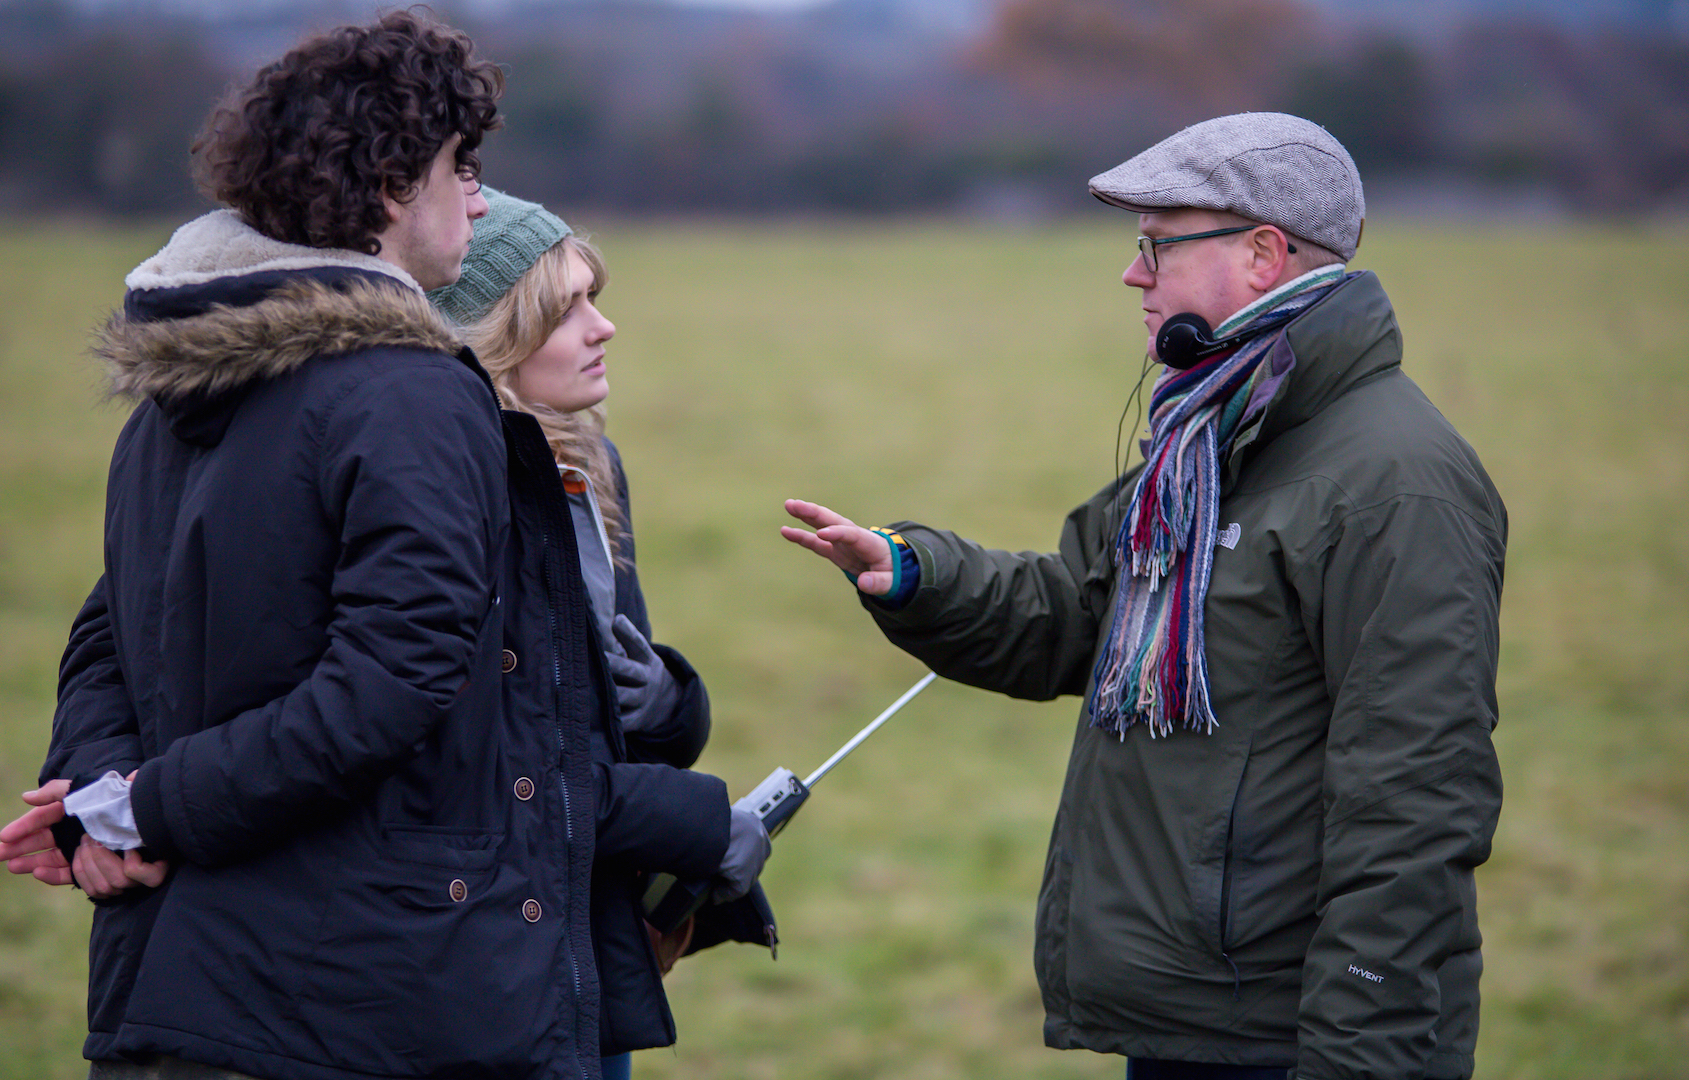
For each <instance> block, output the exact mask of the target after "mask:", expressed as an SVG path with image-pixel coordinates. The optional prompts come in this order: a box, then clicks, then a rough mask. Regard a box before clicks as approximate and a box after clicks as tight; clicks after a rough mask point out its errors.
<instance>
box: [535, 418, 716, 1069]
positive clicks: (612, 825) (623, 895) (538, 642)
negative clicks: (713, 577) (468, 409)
mask: <svg viewBox="0 0 1689 1080" xmlns="http://www.w3.org/2000/svg"><path fill="white" fill-rule="evenodd" d="M504 427H505V438H506V441H507V443H508V444H509V447H510V504H511V526H512V530H511V541H510V553H511V556H510V559H509V560H508V562H507V564H506V569H505V596H506V597H507V599H508V602H507V605H506V607H507V610H506V612H505V634H506V640H507V643H508V647H509V650H510V653H509V656H507V659H506V663H507V664H512V663H513V667H514V669H513V670H512V671H511V672H510V673H509V674H508V675H507V676H506V680H505V686H506V709H507V710H508V711H511V712H515V713H534V712H541V711H545V710H547V709H550V708H553V707H554V706H553V705H552V702H554V701H566V702H569V703H571V707H572V709H573V711H574V712H576V713H578V714H579V715H580V716H581V717H583V718H584V719H585V720H586V721H587V722H586V723H584V724H583V725H582V726H581V728H580V729H578V730H576V729H571V731H570V733H569V737H571V738H578V739H580V740H581V742H580V745H579V746H573V745H571V746H570V747H569V754H570V756H571V757H573V756H574V755H575V754H577V753H584V754H586V755H588V756H590V758H591V762H592V765H591V767H592V770H593V773H594V789H595V791H596V792H597V805H596V817H597V853H596V859H595V861H594V865H593V871H592V930H593V948H594V953H595V956H596V958H597V966H598V972H599V983H600V987H601V992H602V1000H603V1007H602V1011H601V1013H600V1031H599V1038H600V1050H601V1052H602V1053H603V1054H606V1055H609V1054H619V1053H622V1052H624V1051H628V1050H640V1049H645V1048H647V1047H653V1046H668V1045H670V1044H672V1043H673V1042H674V1041H675V1025H674V1018H673V1016H672V1014H671V1013H670V1011H669V1007H668V1001H667V998H666V997H665V996H664V994H663V987H662V975H661V972H660V971H659V969H658V966H657V959H656V954H655V953H654V951H653V950H652V947H651V942H650V939H649V937H648V936H647V934H646V931H645V923H644V919H643V915H642V912H643V909H642V906H641V896H642V894H643V892H644V888H645V883H646V880H647V878H648V877H649V875H650V874H652V873H658V872H662V873H672V874H675V875H676V876H680V877H685V878H689V879H693V878H708V877H710V876H711V875H713V874H714V873H715V871H716V870H717V868H718V867H719V866H720V865H721V859H722V856H723V855H724V854H725V853H726V851H727V839H728V820H729V814H728V809H729V804H728V799H727V788H726V785H724V784H723V783H722V782H721V781H720V780H718V779H716V778H715V777H713V776H707V775H705V774H702V773H694V772H690V771H688V770H687V769H686V768H685V767H686V766H688V765H691V764H692V763H693V762H694V761H695V760H697V757H698V754H699V752H700V751H701V750H702V749H703V746H704V742H705V741H706V740H707V739H708V737H709V699H708V697H707V696H706V694H705V693H704V687H703V683H702V681H701V680H700V679H699V678H698V676H697V673H696V672H695V671H693V669H692V667H691V665H689V664H687V663H686V661H685V660H684V659H683V658H682V657H681V656H680V654H679V653H677V652H675V651H674V650H673V649H669V648H667V647H665V646H661V645H659V646H656V647H655V648H656V650H657V652H658V653H659V655H661V656H662V657H663V660H664V662H665V664H666V665H667V666H668V668H669V670H670V672H671V673H672V674H673V675H674V676H675V678H676V679H677V681H679V683H680V687H681V701H680V704H679V706H678V707H677V708H676V710H675V712H674V713H673V714H672V715H671V717H670V719H669V722H668V723H666V724H664V725H662V726H660V727H659V728H657V729H655V730H653V731H651V732H649V733H644V734H642V735H641V736H639V737H638V738H637V739H630V738H628V737H627V736H626V735H624V733H623V732H622V729H621V724H620V723H619V722H618V721H617V720H616V715H615V698H614V694H615V690H614V687H613V685H612V683H611V681H610V678H609V671H608V667H607V665H606V664H605V663H604V651H603V643H602V642H600V641H599V640H598V632H597V630H596V628H595V622H594V620H593V619H592V618H591V614H590V609H589V607H588V600H587V597H586V589H585V586H584V583H583V581H582V578H581V575H580V571H579V566H580V554H579V551H578V549H577V547H576V542H575V530H574V527H573V525H572V523H571V520H570V516H569V515H570V506H569V502H568V496H567V495H566V494H565V493H564V490H563V484H562V481H561V479H560V478H559V476H558V473H557V464H556V461H555V459H554V458H553V457H552V455H551V448H550V447H549V446H548V445H547V443H546V441H545V436H544V434H543V432H542V431H541V430H540V426H539V424H538V422H537V421H535V420H534V418H533V417H532V416H529V415H528V414H526V413H521V412H511V411H506V412H505V413H504ZM617 476H618V479H619V480H620V483H619V484H618V489H619V490H618V493H617V494H618V497H619V498H620V499H621V500H622V504H623V509H624V520H626V518H627V515H626V514H625V511H626V509H627V485H626V480H625V478H624V477H622V474H621V469H620V459H619V458H618V459H617ZM623 551H624V553H625V555H626V556H627V558H628V559H629V560H630V564H629V565H627V566H619V567H618V568H617V572H616V609H617V611H618V612H619V613H621V614H625V615H627V616H628V617H629V618H630V619H631V620H632V621H633V623H634V625H635V626H637V627H638V628H639V630H640V632H641V633H643V634H644V635H645V636H646V638H647V639H649V638H650V635H651V625H650V620H649V619H648V617H647V616H646V612H645V598H644V596H643V595H642V594H641V592H640V589H639V580H638V577H637V575H636V573H635V571H634V569H633V567H632V565H631V559H632V555H633V539H632V536H631V535H628V536H625V537H624V544H623ZM548 643H549V644H548ZM583 646H585V648H586V650H587V652H588V662H586V663H583V664H581V665H579V666H578V668H570V669H569V671H568V672H567V674H568V675H569V678H570V680H571V681H568V682H554V672H557V671H561V669H558V668H556V667H555V665H554V664H553V663H552V660H553V657H555V656H558V655H571V656H572V655H575V653H576V652H577V651H578V650H579V649H580V648H581V647H583ZM562 677H563V676H562V675H557V678H559V679H561V678H562Z"/></svg>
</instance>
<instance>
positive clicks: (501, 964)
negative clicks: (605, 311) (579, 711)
mask: <svg viewBox="0 0 1689 1080" xmlns="http://www.w3.org/2000/svg"><path fill="white" fill-rule="evenodd" d="M502 88H503V79H502V76H501V75H500V74H499V72H498V70H497V69H496V68H494V67H493V66H492V65H490V64H488V63H486V62H485V61H482V60H479V59H477V58H475V56H474V54H473V44H472V43H471V42H470V40H469V39H468V38H467V37H465V36H464V35H463V34H461V33H458V32H455V31H452V30H450V29H447V28H445V27H442V26H440V25H438V24H436V23H434V22H432V21H431V20H430V19H427V18H425V17H421V16H419V15H417V14H413V13H409V12H399V13H395V14H390V15H387V16H386V17H384V18H382V19H381V20H380V21H378V22H376V23H374V24H372V25H368V26H359V27H343V28H341V29H338V30H335V31H332V32H330V33H327V34H325V35H322V36H320V37H316V38H313V39H311V40H309V41H307V42H305V43H304V44H302V45H300V46H299V47H298V48H296V49H294V50H293V51H292V52H290V53H288V54H287V55H286V56H284V57H283V58H282V59H280V60H279V61H277V62H275V63H274V64H271V65H269V66H267V67H265V68H264V69H263V70H262V71H260V72H259V73H258V75H257V77H256V78H255V80H254V81H253V83H252V84H251V85H250V86H249V87H247V88H246V89H244V90H243V91H241V92H239V93H237V94H236V95H235V96H234V97H233V98H231V99H230V101H229V102H227V103H225V104H224V105H222V106H220V107H218V108H217V109H216V110H215V111H214V112H213V114H212V116H211V118H210V120H209V122H208V123H207V125H206V128H205V131H204V132H203V133H202V135H201V137H200V139H199V140H198V142H197V143H196V144H195V156H196V159H197V171H198V175H199V178H200V180H201V183H202V184H203V185H204V186H205V189H206V190H207V191H208V192H209V193H211V194H212V195H214V196H215V197H216V198H218V199H219V200H221V201H222V202H224V203H225V204H227V206H228V209H223V210H219V211H216V212H213V213H211V214H208V215H206V216H205V217H202V218H200V219H198V220H196V221H193V222H190V223H189V224H187V225H185V226H183V227H182V228H181V229H179V230H178V231H177V233H176V234H175V236H173V237H172V238H171V240H170V241H169V243H168V244H167V245H166V246H165V247H164V249H163V250H162V251H160V252H159V253H158V254H157V255H155V256H153V257H152V258H150V259H148V260H146V261H145V262H143V263H142V264H141V265H140V266H139V267H138V268H136V270H135V271H134V272H133V273H131V274H130V275H129V277H128V278H127V280H126V284H127V286H128V292H127V294H126V295H125V297H124V303H123V310H122V311H121V312H120V313H118V314H117V315H115V316H114V317H113V318H112V320H111V321H110V323H109V324H108V325H107V326H106V327H105V329H104V331H103V332H102V334H101V335H100V338H99V344H98V351H99V353H100V354H101V356H102V357H103V358H104V359H105V361H106V362H107V364H108V367H109V370H110V374H111V379H112V385H113V388H114V390H115V391H116V392H117V393H119V394H122V395H125V396H128V397H131V398H133V399H135V400H136V401H137V405H136V407H135V411H134V413H133V414H132V415H131V417H130V419H129V422H128V424H127V425H126V426H125V428H124V430H123V433H122V434H121V435H120V436H119V438H118V443H117V448H116V451H115V453H114V455H113V459H112V466H111V473H110V481H109V486H108V496H107V507H106V521H105V573H104V575H103V576H102V577H101V579H100V580H99V582H98V583H97V584H96V585H95V587H94V589H93V592H92V593H91V595H90V596H89V598H88V600H87V603H86V604H85V605H84V607H83V609H82V611H81V613H80V614H79V615H78V616H77V618H76V621H75V623H74V625H73V627H72V630H71V637H70V643H69V646H68V648H67V650H66V652H65V657H64V663H63V666H62V669H61V681H60V690H59V702H58V709H57V713H56V715H55V717H54V722H53V738H52V742H51V746H50V748H49V751H48V757H47V762H46V764H45V766H44V767H43V769H42V773H41V781H42V787H41V788H40V789H39V790H38V791H36V792H32V793H30V794H29V795H28V796H26V799H27V801H29V802H31V803H32V804H34V809H32V810H30V811H29V812H27V813H26V814H25V815H24V816H23V817H21V818H19V819H18V820H17V821H15V822H13V823H12V824H11V825H9V826H7V827H6V828H5V829H4V830H0V858H3V859H6V860H8V861H9V863H10V869H11V870H12V871H13V872H14V873H26V872H33V873H34V875H35V876H36V877H38V878H40V879H41V880H44V881H49V882H53V883H56V884H68V883H70V882H71V881H72V880H73V879H74V881H75V882H76V883H77V884H78V885H80V886H81V887H82V888H83V889H84V890H85V891H86V892H87V893H88V895H89V896H90V897H91V898H93V899H94V900H96V901H97V903H98V906H97V907H96V908H95V911H94V919H93V931H92V941H91V946H90V950H89V954H90V977H89V1004H88V1016H89V1037H88V1041H87V1043H86V1045H85V1047H84V1054H85V1056H87V1057H88V1058H89V1059H90V1060H91V1061H93V1063H94V1064H93V1068H92V1070H91V1073H90V1075H91V1076H92V1077H100V1078H105V1077H122V1078H141V1077H146V1078H166V1077H171V1078H183V1077H194V1078H207V1077H226V1076H251V1077H264V1078H272V1080H352V1078H358V1080H368V1078H373V1077H425V1076H426V1077H435V1076H458V1077H470V1076H499V1077H539V1076H542V1075H544V1076H548V1077H549V1076H553V1075H557V1076H569V1077H575V1076H579V1077H584V1078H589V1080H592V1078H596V1077H597V1076H598V1074H599V1060H598V1046H597V1032H598V990H597V976H596V974H595V969H594V965H593V954H592V942H591V929H590V922H589V896H590V889H589V886H590V873H591V865H592V843H593V833H594V811H595V807H594V805H593V799H592V798H591V792H592V787H591V784H592V780H591V774H590V768H591V765H590V752H589V749H588V746H587V737H588V736H587V731H586V728H585V717H584V716H582V717H579V718H575V717H569V716H565V717H562V718H560V719H559V720H558V723H557V724H556V725H549V724H536V723H533V722H532V721H531V719H529V720H528V721H527V722H522V721H521V720H519V719H513V718H511V717H510V716H508V715H506V712H505V710H504V709H503V708H502V707H501V705H502V694H503V690H502V686H501V683H502V680H503V672H508V671H511V670H512V669H513V668H514V667H515V665H516V664H517V663H518V662H519V659H518V654H517V652H516V651H514V650H515V649H520V648H522V647H523V645H524V644H528V643H512V648H506V647H505V645H506V642H505V640H504V620H503V614H502V612H503V608H502V606H501V605H500V602H499V601H500V594H501V592H502V591H504V589H505V588H507V587H509V585H510V584H512V583H507V582H505V581H504V580H503V579H502V577H501V575H502V574H503V572H504V570H503V567H504V562H505V555H506V543H507V537H508V535H509V514H510V511H509V504H508V501H507V497H506V491H505V484H506V449H505V443H504V439H503V433H502V430H501V424H500V418H499V412H498V407H497V403H496V399H495V397H494V395H493V391H492V386H491V384H490V382H489V381H488V379H487V375H486V373H485V372H484V371H483V370H482V368H481V367H480V365H479V364H478V363H477V362H476V361H475V358H474V356H473V354H472V353H470V352H469V351H468V350H466V349H463V348H462V347H461V346H460V345H459V343H458V341H457V338H456V335H455V333H454V331H453V329H452V327H451V326H450V325H449V324H448V323H447V322H446V321H445V320H444V319H443V318H442V317H441V316H439V315H437V314H436V313H435V311H434V309H433V308H432V307H431V306H430V305H429V303H428V301H427V300H426V298H425V297H424V296H423V290H424V289H428V288H433V287H437V286H440V285H445V284H448V283H450V282H452V281H454V280H456V278H457V276H458V273H459V268H460V263H461V261H462V259H463V256H464V253H465V250H466V248H467V245H468V242H469V239H470V234H471V222H472V221H473V220H474V219H476V218H478V217H480V216H481V215H482V214H484V213H485V212H486V201H485V200H484V199H483V198H482V197H481V195H480V189H479V186H478V184H477V182H476V179H475V177H476V173H477V171H478V169H479V162H478V161H477V159H476V157H475V150H476V148H477V147H478V146H479V145H480V141H481V138H482V136H483V135H484V134H485V133H486V132H487V131H489V130H491V129H492V128H494V127H495V126H497V123H498V115H497V105H496V101H497V98H498V96H499V94H500V92H501V91H502ZM548 581H549V575H548ZM553 636H554V637H558V638H559V640H557V641H553V642H550V643H549V646H550V647H551V648H552V649H553V650H554V652H555V653H557V654H558V655H557V656H556V659H555V662H548V661H547V660H546V659H545V657H544V656H542V654H541V651H540V645H539V644H538V643H535V644H534V649H533V651H532V652H530V653H528V654H527V655H528V660H527V662H528V663H529V664H532V665H538V666H539V669H540V670H548V671H556V672H558V675H557V679H558V686H559V690H558V692H559V695H562V694H564V693H565V692H572V691H574V690H575V689H576V688H577V685H579V684H584V683H586V682H587V681H588V677H587V675H586V674H584V673H585V672H587V671H588V670H589V668H588V652H587V650H588V648H589V644H588V642H587V640H586V638H585V635H580V634H576V635H573V636H571V634H570V632H569V631H568V629H567V628H564V630H563V631H560V632H559V633H558V634H554V635H553ZM576 638H579V640H576ZM577 719H578V720H579V721H580V722H579V723H578V724H576V723H575V722H574V721H575V720H577ZM577 728H578V730H577Z"/></svg>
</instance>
